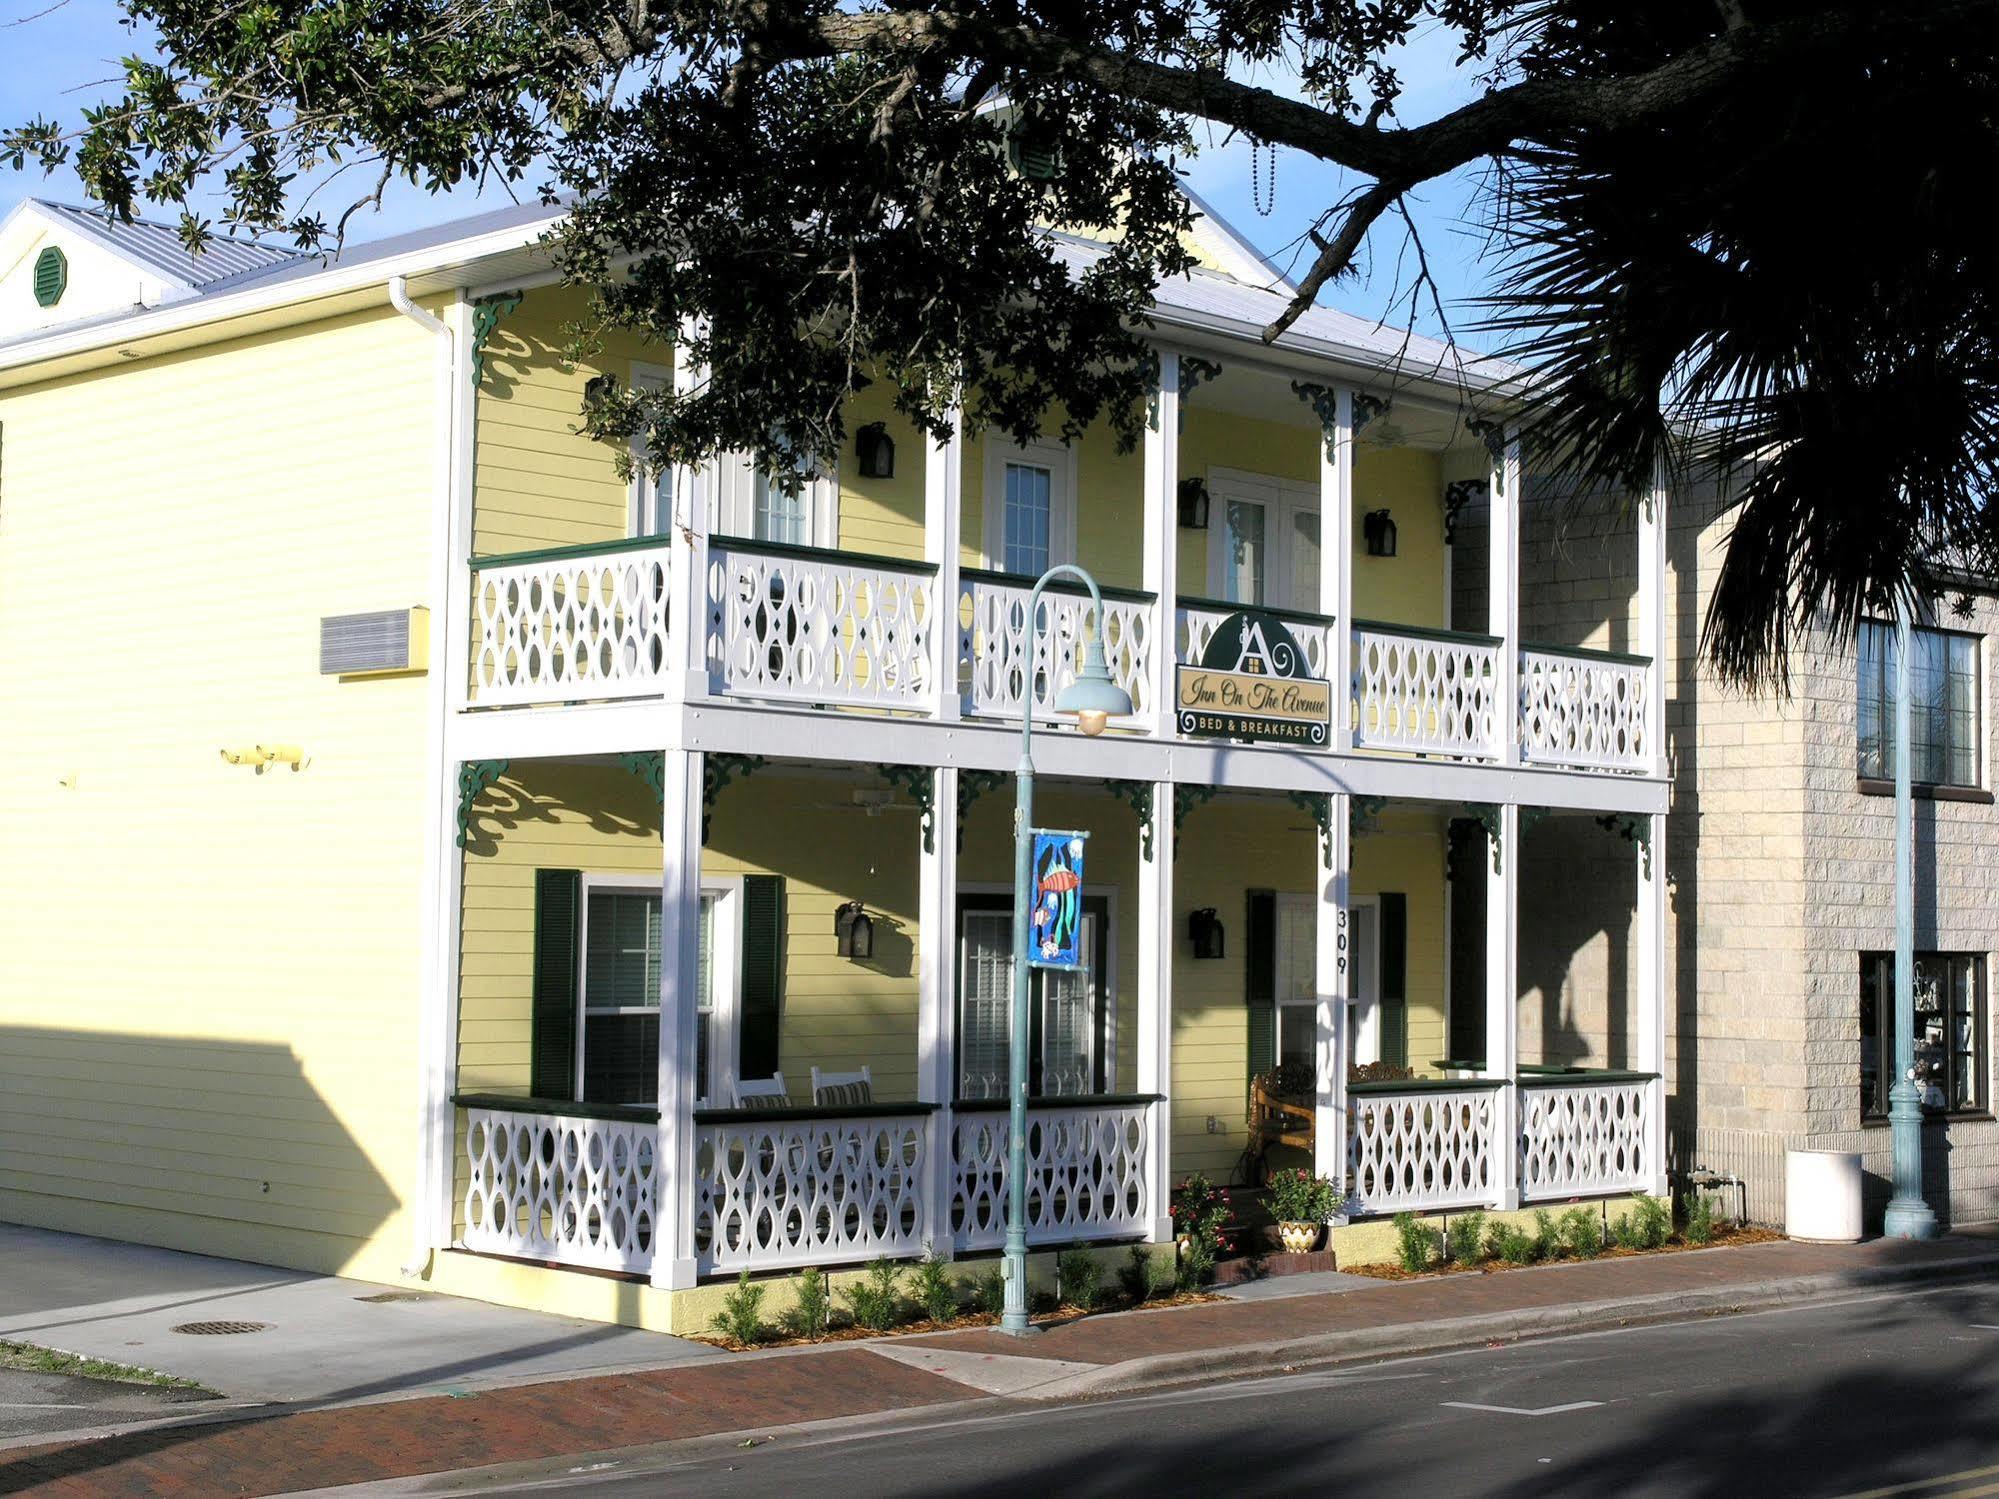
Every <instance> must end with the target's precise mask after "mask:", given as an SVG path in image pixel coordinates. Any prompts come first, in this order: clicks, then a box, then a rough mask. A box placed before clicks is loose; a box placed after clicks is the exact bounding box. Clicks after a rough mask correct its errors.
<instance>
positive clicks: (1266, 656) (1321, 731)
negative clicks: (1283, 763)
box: [1174, 609, 1333, 747]
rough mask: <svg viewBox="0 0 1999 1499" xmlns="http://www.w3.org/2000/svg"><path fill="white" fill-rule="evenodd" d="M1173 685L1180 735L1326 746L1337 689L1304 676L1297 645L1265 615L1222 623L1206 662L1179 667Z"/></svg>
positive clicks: (1252, 612) (1246, 614) (1254, 612)
mask: <svg viewBox="0 0 1999 1499" xmlns="http://www.w3.org/2000/svg"><path fill="white" fill-rule="evenodd" d="M1174 687H1175V695H1176V698H1177V705H1178V717H1179V721H1180V732H1181V733H1183V734H1187V735H1191V736H1193V737H1195V738H1202V739H1271V740H1276V741H1279V742H1281V743H1289V744H1311V745H1318V746H1321V747H1323V746H1324V744H1325V742H1326V737H1327V735H1328V734H1329V733H1330V732H1331V729H1332V722H1333V690H1332V684H1331V683H1329V682H1328V681H1327V680H1326V679H1325V678H1324V677H1314V676H1310V675H1308V674H1307V673H1306V669H1305V653H1304V652H1303V651H1302V650H1300V649H1299V648H1298V642H1297V640H1296V639H1295V638H1294V637H1293V636H1292V634H1291V632H1290V631H1289V630H1287V629H1285V628H1284V626H1283V624H1282V623H1280V622H1279V621H1278V620H1277V618H1276V617H1275V616H1273V615H1269V614H1265V613H1264V612H1263V611H1262V610H1260V609H1244V610H1242V611H1241V612H1240V613H1237V614H1231V615H1230V616H1229V617H1228V618H1226V619H1224V620H1223V621H1222V622H1221V623H1220V624H1219V625H1217V626H1216V627H1215V633H1214V636H1213V638H1212V639H1210V640H1209V641H1208V646H1207V649H1206V650H1204V651H1203V652H1202V653H1201V661H1200V664H1199V665H1198V666H1196V665H1193V664H1191V663H1188V664H1183V665H1181V666H1180V667H1179V668H1178V671H1177V674H1176V678H1175V682H1174Z"/></svg>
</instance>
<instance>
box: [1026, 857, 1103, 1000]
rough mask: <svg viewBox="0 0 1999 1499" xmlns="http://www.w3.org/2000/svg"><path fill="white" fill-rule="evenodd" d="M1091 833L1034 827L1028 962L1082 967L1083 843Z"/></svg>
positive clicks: (1037, 964) (1050, 965)
mask: <svg viewBox="0 0 1999 1499" xmlns="http://www.w3.org/2000/svg"><path fill="white" fill-rule="evenodd" d="M1089 836H1090V835H1089V834H1088V833H1078V832H1073V831H1072V832H1056V831H1052V830H1050V829H1046V828H1036V829H1035V830H1034V865H1033V869H1034V915H1033V916H1032V917H1031V918H1030V919H1029V922H1028V942H1029V945H1028V952H1027V961H1028V962H1029V963H1030V964H1031V965H1033V966H1034V967H1036V968H1081V967H1082V966H1083V951H1082V939H1083V847H1084V844H1085V842H1086V840H1087V839H1088V838H1089Z"/></svg>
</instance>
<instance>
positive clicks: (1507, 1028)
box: [1485, 802, 1520, 1208]
mask: <svg viewBox="0 0 1999 1499" xmlns="http://www.w3.org/2000/svg"><path fill="white" fill-rule="evenodd" d="M1485 852H1486V866H1485V869H1486V876H1485V877H1486V886H1485V1075H1486V1076H1487V1077H1490V1078H1494V1079H1496V1080H1498V1081H1500V1082H1501V1083H1502V1086H1501V1088H1500V1089H1499V1096H1498V1098H1497V1100H1496V1101H1495V1102H1494V1105H1493V1117H1492V1126H1493V1161H1494V1165H1495V1166H1496V1167H1497V1172H1496V1180H1495V1181H1494V1184H1493V1187H1494V1190H1493V1205H1494V1206H1495V1207H1500V1208H1517V1207H1519V1206H1520V1087H1519V1074H1520V1017H1519V1004H1518V1002H1517V1000H1516V996H1517V995H1518V993H1519V949H1518V947H1517V945H1516V936H1515V933H1516V917H1517V915H1518V913H1519V904H1520V900H1519V896H1520V808H1519V807H1518V806H1517V805H1515V804H1513V803H1511V802H1507V803H1505V804H1503V805H1502V806H1501V807H1500V809H1499V838H1498V841H1497V843H1495V844H1492V845H1489V846H1488V847H1487V849H1486V851H1485ZM1495 862H1496V863H1497V865H1498V867H1497V868H1496V869H1495V868H1494V867H1493V866H1494V863H1495Z"/></svg>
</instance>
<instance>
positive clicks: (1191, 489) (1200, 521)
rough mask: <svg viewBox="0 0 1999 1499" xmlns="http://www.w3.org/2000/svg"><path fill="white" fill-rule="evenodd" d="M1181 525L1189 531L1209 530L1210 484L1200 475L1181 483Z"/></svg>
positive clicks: (1183, 480)
mask: <svg viewBox="0 0 1999 1499" xmlns="http://www.w3.org/2000/svg"><path fill="white" fill-rule="evenodd" d="M1180 524H1181V525H1182V526H1183V527H1184V528H1185V529H1187V530H1189V531H1205V530H1207V529H1208V483H1207V480H1205V479H1203V478H1202V477H1201V476H1200V475H1199V474H1196V475H1194V476H1193V477H1192V478H1188V479H1182V480H1181V481H1180Z"/></svg>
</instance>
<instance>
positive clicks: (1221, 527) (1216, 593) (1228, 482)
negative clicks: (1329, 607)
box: [1208, 470, 1319, 613]
mask: <svg viewBox="0 0 1999 1499" xmlns="http://www.w3.org/2000/svg"><path fill="white" fill-rule="evenodd" d="M1209 495H1210V500H1211V509H1210V511H1209V516H1210V519H1209V522H1208V592H1209V594H1210V595H1211V596H1212V597H1214V598H1218V599H1225V600H1227V601H1228V602H1229V603H1232V604H1263V605H1266V606H1268V607H1270V608H1273V609H1298V610H1303V611H1304V612H1306V613H1317V612H1318V608H1319V492H1318V490H1317V489H1315V488H1314V487H1313V486H1311V485H1309V484H1298V483H1294V482H1292V481H1290V480H1286V479H1270V478H1265V477H1262V476H1260V475H1256V474H1241V473H1232V472H1229V471H1227V470H1217V471H1215V472H1214V475H1213V479H1212V482H1211V483H1210V485H1209Z"/></svg>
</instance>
